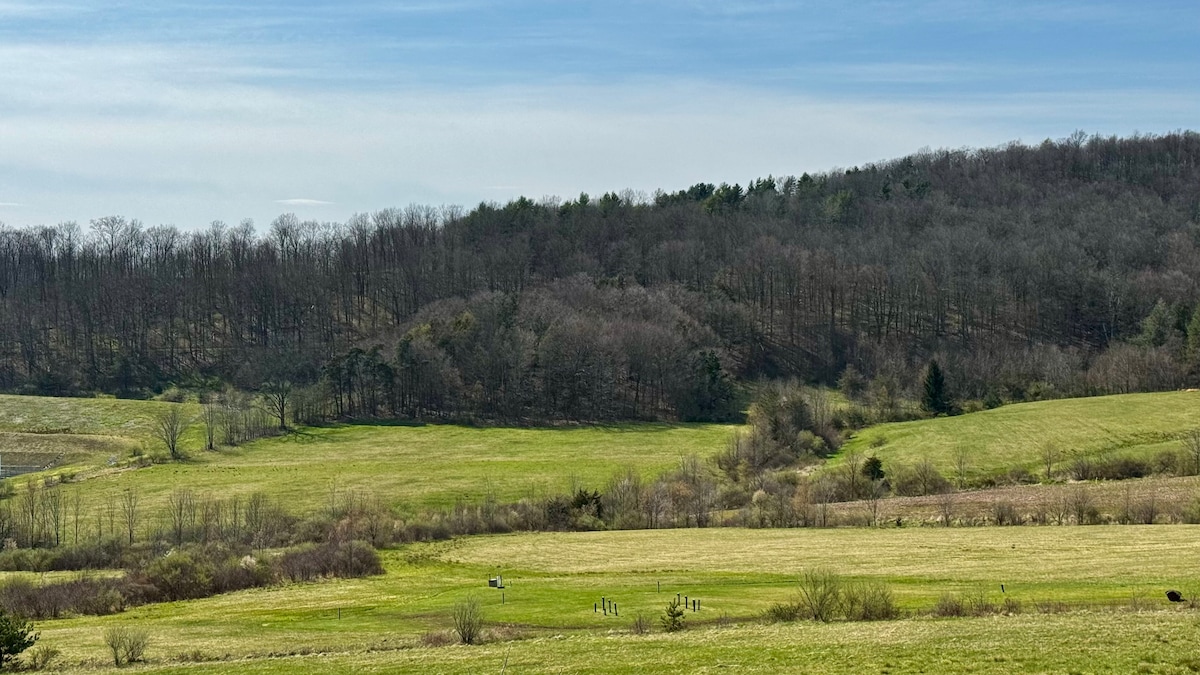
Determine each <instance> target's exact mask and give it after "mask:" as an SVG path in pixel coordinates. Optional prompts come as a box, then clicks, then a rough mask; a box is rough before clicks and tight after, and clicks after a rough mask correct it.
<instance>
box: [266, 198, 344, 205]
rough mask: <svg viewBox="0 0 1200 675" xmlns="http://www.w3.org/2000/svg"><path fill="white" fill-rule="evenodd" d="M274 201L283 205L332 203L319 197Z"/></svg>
mask: <svg viewBox="0 0 1200 675" xmlns="http://www.w3.org/2000/svg"><path fill="white" fill-rule="evenodd" d="M275 203H276V204H283V205H284V206H332V205H333V204H334V202H327V201H323V200H320V199H276V200H275Z"/></svg>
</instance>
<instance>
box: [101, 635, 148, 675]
mask: <svg viewBox="0 0 1200 675" xmlns="http://www.w3.org/2000/svg"><path fill="white" fill-rule="evenodd" d="M104 644H106V645H108V650H109V651H110V652H111V653H112V657H113V665H114V666H118V667H120V666H122V665H124V664H127V663H135V662H137V661H141V660H142V657H143V656H144V655H145V653H146V647H148V646H149V645H150V633H148V632H147V631H146V630H145V629H142V628H130V627H128V626H113V627H111V628H109V629H107V630H105V631H104Z"/></svg>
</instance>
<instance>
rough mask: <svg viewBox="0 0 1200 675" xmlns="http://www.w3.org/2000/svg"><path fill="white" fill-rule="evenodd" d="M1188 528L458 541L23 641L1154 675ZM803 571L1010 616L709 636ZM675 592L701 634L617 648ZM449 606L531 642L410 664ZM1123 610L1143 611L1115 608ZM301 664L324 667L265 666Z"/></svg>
mask: <svg viewBox="0 0 1200 675" xmlns="http://www.w3.org/2000/svg"><path fill="white" fill-rule="evenodd" d="M1196 529H1197V528H1195V527H1192V526H1150V527H1136V526H1127V527H1115V526H1113V527H1064V528H1051V527H1045V528H988V529H968V528H961V529H960V528H951V529H948V530H943V529H935V528H916V529H907V528H905V529H891V530H733V529H726V530H670V531H643V532H595V533H544V534H520V535H503V536H488V537H473V538H467V539H460V540H455V541H451V542H442V543H437V544H424V545H413V546H408V547H404V548H401V549H398V550H395V551H389V552H387V553H386V554H385V558H386V560H385V563H386V564H385V567H386V569H387V574H385V575H383V576H380V577H375V578H369V579H358V580H341V581H330V582H321V583H313V584H296V585H291V586H285V587H280V588H271V589H258V590H252V591H246V592H241V593H234V594H229V595H225V596H219V597H214V598H207V599H204V600H196V601H190V602H180V603H171V604H162V605H154V606H147V607H142V608H137V609H134V610H131V611H129V612H126V613H124V614H120V615H115V616H110V617H99V618H97V617H82V618H74V619H65V620H58V621H46V622H42V623H40V624H39V625H38V628H39V630H41V631H42V636H43V641H44V642H45V644H48V645H52V646H54V647H56V648H58V649H61V650H62V651H63V657H64V659H65V660H66V661H67V662H69V663H75V664H79V663H85V664H86V663H92V662H95V663H100V659H101V658H102V656H103V649H104V646H103V642H102V638H101V634H102V632H103V630H104V628H105V627H107V626H110V625H114V624H129V625H133V624H136V625H138V626H140V627H144V628H146V629H147V630H149V631H150V633H151V635H152V637H153V639H154V644H153V645H152V647H151V650H150V652H149V653H148V656H149V657H150V658H151V659H152V660H153V661H154V662H155V663H156V664H158V665H160V666H164V667H165V666H168V665H170V663H171V662H172V661H175V660H177V659H178V657H179V655H181V654H187V653H190V652H196V656H198V657H201V658H226V657H227V658H229V659H233V660H234V661H233V662H222V663H220V664H210V665H187V666H182V665H179V667H180V668H182V669H183V670H187V671H189V672H192V671H195V672H216V671H217V670H224V671H228V670H230V669H232V667H234V666H236V669H237V670H244V672H285V671H288V670H294V669H297V668H299V669H304V670H308V671H309V672H317V670H319V669H321V668H330V669H332V670H331V672H337V671H338V670H341V671H343V672H350V671H351V670H355V669H363V670H366V671H368V672H369V671H371V670H376V671H379V672H384V671H390V670H394V669H402V670H412V671H420V670H425V671H430V672H485V671H496V672H498V671H499V665H500V663H501V661H502V660H503V655H504V654H505V653H508V650H509V649H510V648H511V655H512V656H513V657H514V658H516V659H518V660H516V661H511V662H510V668H512V669H514V670H513V672H575V671H578V670H590V671H591V672H639V671H641V670H644V669H645V668H647V667H649V668H652V669H659V670H662V671H668V670H671V669H672V668H680V667H683V668H685V669H687V670H692V669H693V668H692V666H687V665H686V664H689V663H690V664H693V666H694V665H697V664H704V665H707V666H708V667H712V668H716V666H717V664H719V663H726V664H728V665H739V666H740V667H745V668H755V669H759V670H762V669H764V668H765V669H775V664H781V665H783V666H786V667H787V668H792V669H793V672H803V671H805V670H806V669H805V668H804V667H802V666H803V665H804V664H808V668H807V670H810V671H811V670H812V669H813V667H814V666H813V664H814V663H816V659H821V658H828V659H831V661H830V663H832V664H834V665H833V666H831V667H830V670H829V672H863V671H862V670H857V671H856V670H855V669H854V666H855V665H856V664H857V665H859V666H860V667H861V665H862V664H863V663H867V664H870V665H871V667H873V668H878V669H880V670H883V669H890V670H891V671H892V672H913V671H915V670H916V669H917V668H918V667H919V666H920V665H921V664H922V663H925V664H927V665H929V664H939V665H936V667H930V668H929V671H930V672H933V671H939V670H963V668H962V667H961V666H962V665H963V664H966V663H972V662H973V661H975V660H978V661H979V663H980V664H981V665H983V666H986V668H984V669H983V670H982V671H981V672H1003V671H1012V670H1046V669H1050V670H1056V669H1058V670H1064V669H1067V668H1068V667H1075V668H1079V669H1082V670H1092V669H1095V668H1097V667H1098V665H1099V664H1102V663H1106V661H1105V659H1112V660H1113V663H1124V664H1128V663H1133V664H1134V666H1135V667H1136V665H1137V664H1138V663H1142V662H1147V663H1151V664H1156V667H1157V665H1170V664H1172V663H1175V662H1176V661H1170V658H1169V657H1170V655H1171V654H1172V653H1173V650H1171V649H1168V648H1167V647H1169V646H1170V645H1172V644H1185V643H1186V642H1187V641H1189V640H1192V641H1194V639H1195V638H1196V637H1198V635H1197V631H1198V630H1200V624H1197V622H1196V619H1195V615H1194V614H1190V613H1189V614H1186V615H1185V614H1181V613H1179V612H1180V611H1181V610H1179V608H1172V607H1169V606H1168V603H1167V602H1166V600H1165V598H1164V597H1163V590H1165V589H1166V588H1172V587H1174V588H1181V589H1183V590H1184V591H1185V593H1188V594H1191V593H1192V592H1193V588H1196V589H1197V590H1200V587H1196V586H1195V585H1194V584H1195V581H1196V573H1195V569H1194V561H1195V560H1196V559H1197V556H1198V555H1200V540H1198V539H1197V538H1196V537H1195V531H1196ZM821 566H824V567H830V568H833V569H837V570H839V571H842V572H843V573H844V574H846V575H847V576H849V577H852V578H858V579H882V580H886V581H888V582H890V583H891V584H892V585H893V587H894V589H895V593H896V596H897V600H898V602H899V603H900V604H901V606H902V607H904V608H906V609H908V610H910V611H917V612H923V611H927V610H928V609H929V608H930V607H932V606H933V604H934V603H935V602H936V600H937V598H938V597H939V596H940V595H941V594H943V593H946V592H975V591H983V592H986V593H987V594H988V597H989V598H990V599H991V600H992V601H993V602H996V601H999V599H1000V598H1001V595H1000V592H999V588H998V586H999V584H1000V583H1005V584H1006V587H1007V592H1008V595H1009V597H1013V598H1016V599H1018V600H1020V601H1021V602H1022V604H1023V606H1024V607H1025V612H1026V613H1025V614H1023V615H1021V616H1013V617H992V618H986V619H969V620H967V619H953V620H949V619H948V620H933V619H930V618H910V619H905V620H901V621H894V622H885V623H877V624H835V625H831V626H817V625H813V624H807V623H802V624H795V625H784V626H770V627H761V626H757V625H751V626H744V627H741V628H733V629H730V628H725V627H720V626H721V625H722V624H724V623H727V622H728V621H732V622H734V623H738V622H741V623H754V618H755V617H756V616H757V615H758V614H759V613H761V612H762V610H764V609H765V608H766V607H767V606H769V605H770V604H771V603H773V602H777V601H780V600H790V599H792V598H793V597H794V596H795V593H796V579H797V577H798V575H799V573H800V572H801V571H802V570H804V569H808V568H813V567H821ZM497 571H499V572H502V573H503V574H504V578H505V581H506V583H507V585H508V587H507V588H506V589H505V590H504V591H503V593H504V604H501V598H500V593H501V591H498V590H495V589H488V588H487V587H486V579H487V577H488V576H489V575H491V574H494V573H495V572H497ZM660 582H661V584H662V590H661V591H659V587H658V584H659V583H660ZM676 592H679V593H682V594H686V595H689V596H691V597H695V598H700V599H701V601H702V609H701V611H700V612H699V613H694V614H693V613H688V614H687V620H688V621H689V623H691V624H692V625H693V626H695V627H697V628H700V627H703V630H701V631H698V632H688V633H685V634H683V635H682V636H666V635H660V634H655V635H651V636H629V635H628V634H627V633H628V628H629V624H630V622H631V621H632V618H633V616H635V615H636V614H637V613H638V612H642V613H645V614H647V615H648V616H651V617H655V618H656V617H657V616H658V615H659V614H660V613H661V611H662V607H663V605H664V604H665V603H666V601H667V599H668V598H670V597H673V595H674V593H676ZM469 593H475V594H476V595H477V596H478V597H479V598H480V599H481V600H482V601H483V603H484V612H485V617H486V618H487V620H488V621H489V623H490V624H491V625H493V626H500V629H499V630H500V637H501V638H505V637H513V636H517V637H528V638H534V639H530V640H520V641H518V642H515V643H513V644H512V645H511V647H510V646H508V645H506V644H503V643H497V644H492V645H487V646H484V647H482V648H478V649H463V648H458V647H445V648H439V649H423V648H413V647H416V646H417V645H419V644H420V641H419V637H420V636H421V635H422V634H423V633H425V632H427V631H438V630H445V629H447V628H449V627H450V625H451V622H450V618H449V614H450V609H451V607H452V606H453V604H454V603H455V602H456V601H458V600H459V599H461V598H463V597H466V595H467V594H469ZM601 596H605V597H608V598H610V599H612V600H615V601H616V602H617V603H618V605H619V608H620V613H621V616H620V617H613V616H604V615H603V614H598V613H595V612H593V611H592V603H593V602H596V601H598V600H599V599H600V597H601ZM1135 600H1136V601H1137V602H1139V603H1142V604H1143V606H1144V607H1145V608H1146V609H1149V610H1152V611H1146V612H1144V613H1133V612H1131V611H1129V609H1128V608H1129V606H1130V604H1131V602H1132V601H1135ZM1057 602H1062V603H1066V604H1068V605H1073V606H1086V607H1091V609H1088V610H1085V611H1086V613H1071V614H1068V615H1061V616H1060V615H1042V614H1039V613H1038V611H1037V607H1038V606H1039V604H1042V605H1044V604H1047V603H1057ZM339 610H340V611H341V615H340V618H339V614H338V612H339ZM1113 612H1117V613H1116V614H1114V613H1113ZM723 617H726V619H725V620H722V619H723ZM1181 617H1184V618H1181ZM727 630H728V631H730V632H729V633H725V632H724V631H727ZM1033 635H1039V636H1040V637H1039V638H1038V639H1034V638H1033V637H1032V636H1033ZM1072 635H1074V638H1072V637H1071V636H1072ZM555 636H559V637H555ZM1100 636H1103V638H1104V639H1103V640H1101V639H1100ZM1152 638H1153V640H1152ZM1159 638H1161V645H1160V643H1159V642H1156V641H1158V640H1159ZM1023 641H1024V642H1023ZM706 645H707V646H706ZM401 647H403V648H404V649H400V650H398V648H401ZM316 652H321V653H326V654H329V656H321V657H316V656H307V657H303V658H300V657H298V656H292V657H289V658H284V659H276V658H269V657H271V656H272V655H276V656H278V655H281V654H283V655H299V656H303V655H305V654H312V653H316ZM656 653H657V654H658V655H657V656H652V655H654V654H656ZM497 655H499V657H498V660H494V661H493V659H495V658H496V657H497ZM872 655H874V656H872ZM1175 656H1176V657H1180V656H1182V653H1179V654H1176V655H1175ZM601 657H603V658H601ZM876 657H878V659H879V660H874V659H875V658H876ZM862 659H868V660H866V661H863V660H862ZM928 659H937V661H928ZM1129 659H1133V660H1132V661H1129ZM888 663H890V664H891V665H890V666H888V665H886V664H888ZM518 664H520V665H518ZM646 664H649V665H646ZM177 665H178V664H177ZM1106 667H1107V666H1106ZM1112 668H1114V670H1113V671H1112V672H1117V670H1119V669H1117V668H1116V666H1112ZM180 672H182V670H181V671H180ZM1149 672H1172V671H1170V670H1162V671H1157V670H1154V671H1149Z"/></svg>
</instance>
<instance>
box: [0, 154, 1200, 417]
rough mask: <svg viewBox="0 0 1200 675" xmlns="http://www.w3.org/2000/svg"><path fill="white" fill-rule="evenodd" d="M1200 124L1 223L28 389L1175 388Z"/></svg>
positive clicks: (712, 403) (584, 400)
mask: <svg viewBox="0 0 1200 675" xmlns="http://www.w3.org/2000/svg"><path fill="white" fill-rule="evenodd" d="M1198 243H1200V134H1197V133H1194V132H1190V131H1189V132H1178V133H1173V134H1168V135H1165V136H1140V137H1133V138H1105V137H1087V136H1086V135H1084V134H1076V135H1073V136H1072V137H1070V138H1067V139H1062V140H1060V141H1046V142H1045V143H1042V144H1040V145H1033V146H1029V145H1022V144H1010V145H1006V146H1002V147H998V148H988V149H978V150H973V149H964V150H936V151H928V152H921V153H917V154H914V155H910V156H908V157H903V158H900V159H896V160H891V161H882V162H879V163H877V164H871V165H867V166H861V167H853V168H850V169H847V170H840V169H839V170H832V171H829V172H827V173H821V174H816V175H808V174H805V175H801V176H787V177H770V176H769V177H766V178H759V179H755V180H752V181H750V182H749V183H747V184H746V185H745V186H741V185H732V186H731V185H710V184H705V183H700V184H697V185H694V186H691V187H690V188H685V189H681V190H678V191H676V192H660V193H657V194H655V195H653V196H649V195H637V194H631V193H621V194H617V193H608V194H604V195H599V196H588V195H580V196H578V197H577V198H572V199H569V200H566V201H562V200H555V199H548V200H541V201H534V200H531V199H526V198H521V199H518V200H514V201H512V202H510V203H508V204H503V205H500V204H480V205H479V206H477V207H475V208H474V209H471V210H463V209H457V208H442V209H435V208H431V207H409V208H406V209H396V210H385V211H380V212H377V213H373V214H363V215H361V216H357V217H355V218H353V219H352V220H351V221H350V222H347V223H344V224H335V223H317V222H301V221H299V220H297V219H296V218H295V217H294V216H291V215H284V216H280V217H279V218H278V219H276V220H275V221H274V222H273V223H271V224H270V226H269V227H267V228H265V230H264V231H261V232H258V231H256V230H255V228H254V227H253V225H252V224H249V223H243V224H241V225H237V226H227V225H224V224H220V223H216V224H214V225H213V226H212V227H211V228H209V229H207V230H204V231H200V232H180V231H178V230H176V229H175V228H173V227H170V226H159V225H153V226H147V225H145V224H142V223H139V222H138V221H136V220H128V219H126V218H123V217H117V216H108V217H102V218H98V219H96V220H94V221H92V222H91V223H90V224H88V225H84V226H80V225H78V224H75V223H65V224H58V225H51V226H47V227H40V228H29V229H17V230H12V229H0V390H4V391H10V392H24V393H39V394H71V393H90V392H97V391H99V392H108V393H113V394H118V395H121V396H145V395H147V394H148V393H150V392H155V391H159V390H161V389H162V388H164V387H166V386H168V385H170V384H177V385H183V386H192V387H200V388H217V387H219V386H221V385H222V384H225V383H232V384H234V385H236V386H239V387H242V388H251V389H256V388H259V387H261V386H263V385H264V383H274V384H276V385H280V384H286V385H288V386H289V387H290V386H295V387H297V388H298V389H299V388H302V387H308V386H309V385H316V386H312V387H311V388H308V389H304V390H303V392H301V393H303V396H301V397H300V398H299V399H298V400H297V402H298V403H302V404H303V405H301V406H298V407H297V408H296V409H295V410H296V412H297V413H299V414H301V415H302V416H306V417H309V418H313V419H327V418H346V417H357V418H361V417H373V416H381V415H385V416H402V417H464V416H467V417H472V418H476V419H485V420H506V421H526V422H527V421H546V420H562V419H568V420H614V419H689V420H721V419H730V418H731V417H733V416H734V415H735V413H736V410H737V408H738V407H739V405H738V403H737V402H736V399H735V395H734V394H735V390H736V386H735V385H736V384H737V383H738V382H751V381H754V380H756V379H758V378H776V377H798V378H800V379H802V380H806V381H810V382H822V383H826V384H832V383H834V382H836V381H838V380H839V378H842V377H844V376H845V375H846V373H847V369H848V368H851V367H852V368H853V371H851V372H852V373H854V374H856V376H861V378H862V379H863V380H864V381H865V385H864V386H865V387H866V388H867V389H868V390H869V391H870V392H871V396H872V400H874V401H876V402H879V403H880V404H881V405H885V404H886V400H887V399H889V398H894V397H895V396H897V395H903V394H905V393H907V394H909V395H911V394H912V393H913V391H914V388H915V387H916V386H917V384H918V380H919V377H920V373H921V371H922V369H923V368H924V367H925V365H926V363H927V362H928V361H929V359H930V358H932V357H937V358H938V359H939V361H940V363H941V364H942V366H943V369H944V370H945V373H946V382H947V386H948V388H949V393H950V396H951V398H953V399H956V400H963V399H989V400H992V401H995V402H999V401H1011V400H1029V399H1037V398H1053V397H1060V396H1067V395H1093V394H1103V393H1127V392H1135V391H1153V390H1165V389H1173V388H1177V387H1180V386H1183V385H1185V384H1187V383H1191V382H1194V380H1195V378H1196V373H1197V364H1198V362H1200V313H1197V312H1196V311H1195V308H1196V306H1197V303H1198V302H1200V288H1198V287H1197V279H1200V249H1198V247H1197V244H1198Z"/></svg>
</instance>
